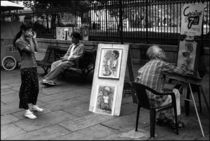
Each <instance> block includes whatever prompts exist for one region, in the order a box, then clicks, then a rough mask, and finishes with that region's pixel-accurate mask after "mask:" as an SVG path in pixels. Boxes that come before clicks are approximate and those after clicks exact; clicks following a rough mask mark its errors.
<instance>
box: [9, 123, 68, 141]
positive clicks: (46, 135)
mask: <svg viewBox="0 0 210 141" xmlns="http://www.w3.org/2000/svg"><path fill="white" fill-rule="evenodd" d="M69 133H71V131H68V130H66V129H64V128H63V127H61V126H59V125H53V126H48V127H45V128H42V129H38V130H35V131H32V132H28V133H24V134H20V135H18V136H13V137H9V138H7V139H9V140H49V139H54V138H56V137H59V136H63V135H66V134H69Z"/></svg>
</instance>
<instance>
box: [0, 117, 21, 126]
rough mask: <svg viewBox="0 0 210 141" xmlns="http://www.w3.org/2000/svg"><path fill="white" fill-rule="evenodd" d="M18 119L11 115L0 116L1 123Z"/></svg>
mask: <svg viewBox="0 0 210 141" xmlns="http://www.w3.org/2000/svg"><path fill="white" fill-rule="evenodd" d="M18 120H19V119H18V118H16V117H15V116H13V115H4V116H1V125H4V124H9V123H11V122H14V121H18Z"/></svg>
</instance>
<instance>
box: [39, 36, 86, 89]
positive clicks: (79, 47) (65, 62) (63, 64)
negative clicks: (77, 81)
mask: <svg viewBox="0 0 210 141" xmlns="http://www.w3.org/2000/svg"><path fill="white" fill-rule="evenodd" d="M81 38H82V37H81V35H80V34H79V33H78V32H73V33H72V34H71V40H72V44H71V45H70V47H69V48H68V50H67V52H66V54H65V55H64V56H63V57H61V59H60V60H58V61H55V62H53V63H52V65H51V70H50V72H49V73H48V74H47V75H46V76H45V77H44V79H43V80H42V84H44V85H47V86H55V85H56V83H55V79H56V78H57V76H58V75H60V74H61V73H62V72H64V71H65V69H67V68H70V67H72V66H73V65H74V63H75V60H77V59H79V58H80V57H81V56H82V55H83V53H84V45H83V44H81V43H80V42H79V41H80V40H81Z"/></svg>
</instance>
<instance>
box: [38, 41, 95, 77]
mask: <svg viewBox="0 0 210 141" xmlns="http://www.w3.org/2000/svg"><path fill="white" fill-rule="evenodd" d="M67 49H68V48H59V47H57V46H48V48H47V49H46V53H45V56H44V58H43V59H42V60H40V61H37V65H38V66H40V67H42V68H43V70H44V74H47V73H48V70H49V69H50V67H51V64H52V63H53V62H54V61H57V60H59V59H60V57H62V56H64V54H65V53H66V51H67ZM95 58H96V47H95V46H88V45H85V50H84V53H83V55H82V56H81V57H80V58H79V59H78V60H76V61H75V65H74V66H73V67H70V68H68V69H66V70H65V72H68V71H74V72H77V73H80V74H81V76H82V78H86V77H87V76H88V74H89V73H90V72H91V71H92V70H94V67H95ZM65 72H64V73H65Z"/></svg>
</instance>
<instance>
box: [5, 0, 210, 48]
mask: <svg viewBox="0 0 210 141" xmlns="http://www.w3.org/2000/svg"><path fill="white" fill-rule="evenodd" d="M66 2H67V3H68V1H66ZM196 2H198V3H205V4H206V8H205V12H204V19H203V30H202V31H203V32H202V40H203V43H204V45H208V46H209V44H210V29H209V28H210V1H209V0H184V1H183V0H90V6H89V11H88V13H83V14H82V16H81V15H78V14H77V11H74V12H75V13H72V10H71V9H69V8H68V7H67V8H62V9H60V8H57V9H53V10H46V9H44V10H42V11H40V10H39V11H34V12H33V13H19V15H20V16H23V15H27V14H28V15H31V16H32V17H33V19H34V23H36V26H37V27H36V28H37V29H38V31H40V34H38V37H40V38H56V27H66V26H67V27H68V26H71V27H74V29H77V28H80V27H81V26H82V25H86V26H88V27H89V40H92V41H113V42H135V43H158V44H178V40H179V36H180V27H181V9H182V6H183V5H184V4H186V3H196ZM65 13H66V14H69V15H68V16H67V19H65V20H64V22H62V20H61V19H62V17H65ZM43 15H44V16H43ZM2 17H3V16H2V15H1V18H2ZM69 17H71V19H70V18H69ZM78 19H80V20H78ZM48 23H50V24H48ZM63 23H64V24H63Z"/></svg>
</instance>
